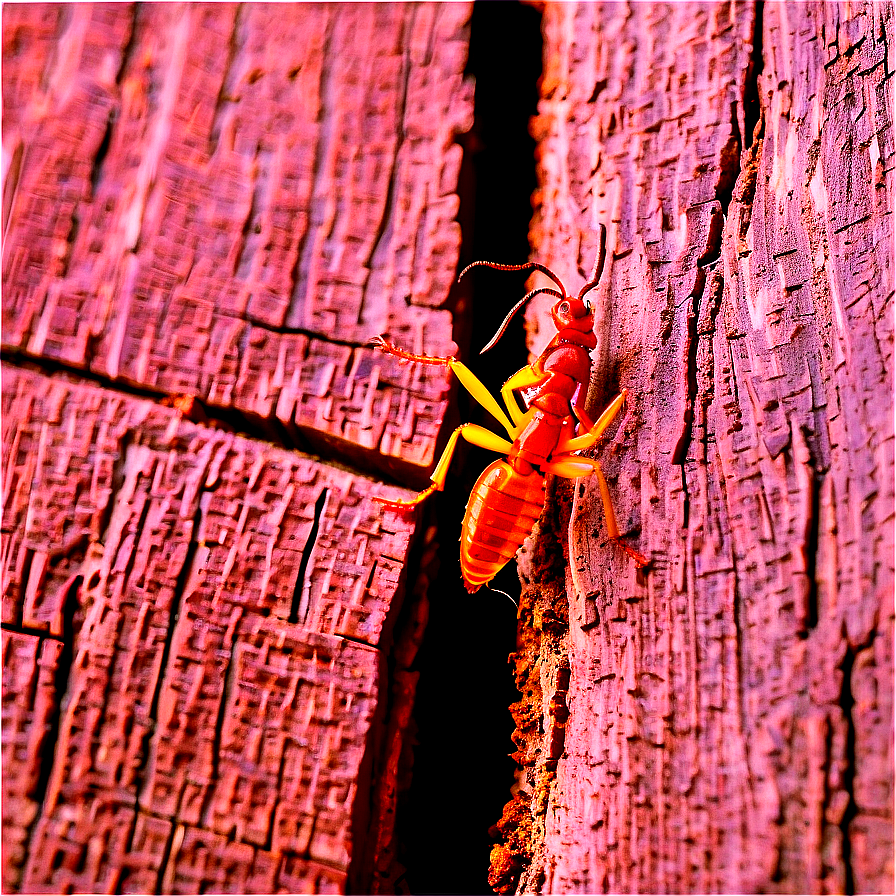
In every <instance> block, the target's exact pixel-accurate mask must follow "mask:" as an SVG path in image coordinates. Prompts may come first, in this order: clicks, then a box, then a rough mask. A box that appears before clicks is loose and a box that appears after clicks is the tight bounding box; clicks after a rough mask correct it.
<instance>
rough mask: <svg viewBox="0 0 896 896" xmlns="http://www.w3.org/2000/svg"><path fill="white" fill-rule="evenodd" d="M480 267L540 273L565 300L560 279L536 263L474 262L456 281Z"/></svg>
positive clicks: (564, 290)
mask: <svg viewBox="0 0 896 896" xmlns="http://www.w3.org/2000/svg"><path fill="white" fill-rule="evenodd" d="M480 265H484V266H485V267H487V268H494V269H495V270H496V271H541V273H542V274H544V275H545V276H546V277H550V278H551V280H553V281H554V283H556V284H557V286H559V287H560V292H562V293H563V298H564V299H565V298H566V287H564V285H563V283H561V281H560V278H559V277H558V276H557V275H556V274H555V273H554V272H553V271H552V270H551V269H550V268H547V267H545V266H544V265H543V264H539V263H538V262H537V261H527V262H526V263H525V264H498V262H496V261H474V262H473V263H472V264H468V265H467V266H466V267H465V268H464V269H463V270H462V271H461V272H460V273H459V274H458V275H457V279H458V281H460V278H461V277H463V275H464V274H466V273H467V271H469V270H470V268H476V267H479V266H480Z"/></svg>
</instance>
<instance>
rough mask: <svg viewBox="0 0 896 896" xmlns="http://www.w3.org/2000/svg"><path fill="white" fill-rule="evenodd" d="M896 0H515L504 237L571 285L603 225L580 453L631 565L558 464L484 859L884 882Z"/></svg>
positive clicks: (703, 875)
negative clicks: (626, 543) (541, 44)
mask: <svg viewBox="0 0 896 896" xmlns="http://www.w3.org/2000/svg"><path fill="white" fill-rule="evenodd" d="M760 9H761V10H762V15H761V17H760V18H758V19H757V11H758V10H760ZM893 25H894V23H893V10H892V6H891V5H887V4H875V3H860V4H836V3H818V4H801V3H774V4H764V8H760V7H754V6H752V5H747V4H736V5H729V4H616V3H604V4H599V3H595V4H590V3H580V4H579V3H574V4H554V3H549V4H546V6H545V9H544V34H545V77H544V81H543V86H542V91H543V93H542V100H541V104H540V107H539V108H540V114H539V117H538V118H537V120H536V122H535V124H534V130H535V132H536V133H537V136H538V139H539V164H540V182H541V188H540V192H539V195H538V203H539V204H538V208H537V211H536V218H535V221H534V223H533V227H532V241H533V245H534V252H533V258H535V259H537V260H538V261H541V262H543V263H545V264H547V265H549V266H550V267H552V268H553V269H554V270H556V271H557V272H558V273H559V274H560V275H561V277H562V278H563V279H564V281H565V283H566V284H567V287H568V288H569V289H570V291H573V290H577V289H578V286H579V285H580V284H581V283H582V282H584V280H585V278H586V276H587V272H588V271H589V270H590V268H591V265H592V263H593V259H594V253H595V247H596V240H597V224H598V223H599V222H603V223H605V224H606V226H607V227H608V231H609V236H608V250H609V253H610V256H609V261H608V268H607V272H606V274H605V277H604V281H603V284H602V286H601V288H600V290H599V291H598V297H599V300H600V305H601V308H602V309H603V315H602V318H601V319H599V320H598V322H597V326H596V329H597V332H598V339H599V345H598V350H597V352H596V358H597V361H598V373H597V376H596V378H595V381H594V382H593V384H592V387H593V388H592V399H593V403H594V405H595V409H597V406H599V405H601V404H605V403H606V402H607V401H608V400H609V399H610V398H611V397H612V396H613V395H614V394H616V393H617V392H618V390H619V388H621V387H627V388H628V390H629V392H628V394H629V399H630V400H629V402H628V412H627V414H626V416H625V418H624V420H623V421H622V422H621V424H620V425H619V426H618V427H617V428H616V431H615V432H614V433H611V436H610V439H609V440H608V442H607V443H606V444H605V445H604V446H603V447H602V448H601V449H600V450H599V451H598V452H597V455H596V456H598V457H600V459H601V460H602V463H603V465H604V469H605V471H606V473H607V477H608V479H609V482H610V488H611V491H612V492H613V494H614V497H615V502H616V510H617V515H618V516H619V520H620V525H621V528H622V529H623V532H624V533H628V537H629V538H630V539H631V541H632V543H633V544H634V545H635V546H637V547H638V549H639V550H641V551H643V552H644V553H646V554H647V556H649V557H650V558H651V561H652V564H651V567H650V568H649V570H648V572H647V574H646V575H637V574H636V572H635V570H634V569H633V567H632V565H631V563H630V562H629V561H628V560H627V558H626V557H625V555H624V554H622V552H620V551H617V550H614V549H613V548H612V546H609V545H608V544H607V543H606V534H605V533H606V529H605V525H604V522H603V519H602V513H601V510H600V501H599V497H598V490H597V484H596V482H594V481H581V482H580V483H579V484H577V485H576V486H575V488H574V489H571V488H568V487H565V486H564V485H563V484H558V485H556V486H555V490H554V497H555V500H556V501H557V502H558V505H559V507H560V509H558V510H557V511H555V512H553V515H552V513H548V514H546V515H545V517H544V518H543V519H542V523H541V535H540V537H539V539H537V540H536V541H535V542H534V544H532V545H530V547H529V554H528V556H527V557H525V558H523V559H524V563H523V566H522V568H523V571H524V576H525V580H526V581H527V583H528V587H527V589H526V592H525V593H524V597H523V601H522V607H521V611H522V613H521V615H522V617H523V619H524V620H525V621H527V622H528V623H529V624H530V625H531V626H532V627H534V629H535V630H536V631H537V632H539V635H540V637H539V639H538V640H533V639H531V638H527V639H525V640H524V641H523V642H522V643H521V648H520V652H519V655H518V658H517V667H518V680H519V681H520V682H521V684H522V685H523V686H524V688H523V689H524V699H523V701H522V703H521V705H520V706H518V707H516V709H515V716H516V718H517V724H518V732H517V738H516V739H517V742H518V744H519V745H520V749H519V751H518V754H517V755H518V757H519V758H520V760H521V761H522V763H523V769H522V771H521V773H520V781H521V791H520V794H519V795H518V796H517V798H516V800H515V801H514V803H513V804H512V805H509V806H508V809H507V810H505V815H504V819H502V822H501V823H500V824H499V825H498V828H499V829H500V830H501V832H502V833H503V835H504V842H503V844H501V845H499V847H498V848H497V849H496V850H495V852H494V854H493V876H492V880H493V883H494V884H495V885H496V886H497V887H498V889H499V890H502V891H504V892H507V891H509V890H511V889H514V888H516V887H517V886H518V887H519V889H520V891H522V892H543V893H560V892H583V893H588V892H647V893H658V892H757V891H759V892H803V893H808V892H869V893H885V892H892V887H893V883H894V880H893V699H892V695H893V691H892V680H893V617H894V610H893V588H894V574H893V553H894V551H893V547H894V546H893V505H894V489H893V441H894V440H893V261H892V244H893V220H892V209H893V160H894V152H893V101H892V83H893V81H892V77H893V57H892V54H890V55H888V53H887V47H888V46H889V47H892V42H893ZM754 89H755V93H752V91H753V90H754ZM753 97H755V99H756V100H758V106H757V105H756V103H755V102H754V99H753ZM754 121H758V124H759V127H758V128H757V129H756V131H755V135H754V133H753V128H752V124H753V122H754ZM748 131H749V132H748ZM599 316H600V315H599ZM529 328H530V337H531V343H530V348H531V350H532V351H533V352H537V351H538V350H539V349H540V347H541V346H542V345H543V343H544V342H545V341H546V340H547V338H549V336H550V335H551V332H550V321H549V318H547V317H546V316H545V315H544V310H543V309H541V310H535V311H532V312H531V314H530V318H529ZM564 501H566V506H567V510H566V511H565V514H566V515H564V513H563V512H562V506H563V504H564ZM569 505H571V507H570V506H569ZM561 548H562V551H563V554H562V555H561V553H560V552H561ZM560 564H563V566H565V567H566V569H565V570H564V569H563V566H561V565H560ZM564 592H565V593H564ZM567 596H568V628H567V627H566V625H565V622H566V619H565V616H566V607H565V606H564V605H565V604H566V603H567ZM564 664H567V666H568V668H567V667H565V665H564ZM565 668H566V671H565ZM533 670H534V671H533ZM533 677H534V679H533ZM533 716H534V720H533ZM521 809H523V810H525V811H521ZM520 831H523V832H524V833H525V836H524V837H523V838H522V839H521V838H520V837H519V832H520Z"/></svg>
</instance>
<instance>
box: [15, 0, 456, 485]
mask: <svg viewBox="0 0 896 896" xmlns="http://www.w3.org/2000/svg"><path fill="white" fill-rule="evenodd" d="M468 15H469V13H468V9H467V6H466V4H462V5H460V6H455V5H453V4H446V5H441V4H435V5H430V4H419V5H412V6H408V7H404V6H401V5H398V6H393V5H391V4H373V5H366V4H365V5H355V4H352V5H348V6H346V7H344V8H343V7H341V6H340V5H339V4H335V5H328V4H306V5H304V6H301V7H300V6H295V7H292V8H291V9H290V11H289V12H288V13H287V12H285V11H284V8H282V7H276V6H271V5H266V4H247V5H245V6H237V5H234V4H207V5H203V4H198V5H196V4H179V3H172V4H168V3H166V4H145V5H141V6H137V7H132V6H130V5H114V4H108V5H102V4H100V5H95V6H94V5H90V4H76V5H71V6H66V5H54V4H37V5H29V6H16V5H11V6H10V7H9V8H8V9H7V12H6V15H5V16H4V26H3V40H4V44H3V59H4V75H3V97H4V109H5V111H4V123H3V139H4V152H5V153H6V154H7V157H8V159H9V162H8V171H7V173H6V180H5V190H4V192H5V194H7V195H8V196H9V197H10V198H9V202H10V209H9V211H8V213H7V210H6V209H4V213H5V215H6V214H8V217H9V224H8V230H7V235H6V245H5V250H4V261H3V278H4V287H5V288H4V302H3V345H4V347H5V348H7V349H10V348H14V349H16V350H18V351H20V352H23V353H26V354H28V355H31V356H36V357H39V358H45V359H46V358H51V359H58V360H59V361H63V362H65V363H67V364H70V365H73V366H74V367H77V368H82V369H85V370H90V371H92V372H93V373H96V374H99V375H102V376H104V377H109V378H111V379H113V380H117V381H120V382H124V383H134V384H137V385H139V386H142V387H146V388H151V389H153V390H157V391H158V392H160V393H164V394H174V393H182V394H189V395H194V396H197V397H198V398H200V399H202V400H203V401H205V402H208V403H209V404H211V405H215V406H221V407H225V408H234V409H236V410H238V411H241V412H243V413H245V414H250V415H254V416H257V417H261V418H263V419H265V420H273V421H277V422H278V423H280V424H282V425H284V426H285V427H287V428H288V429H293V428H295V429H298V430H299V431H300V433H301V434H303V435H304V436H305V437H306V438H308V439H310V440H311V442H312V443H313V444H314V445H316V446H318V447H320V446H321V445H330V444H332V443H334V442H335V443H336V446H337V447H338V448H339V450H341V451H342V452H343V453H348V454H351V455H352V456H354V457H363V459H364V460H366V462H367V464H368V465H374V466H375V465H377V464H380V465H388V463H389V461H391V463H392V465H393V466H395V465H398V467H399V468H400V469H401V470H402V471H403V472H405V473H406V474H407V473H408V471H409V470H410V471H411V472H414V470H415V469H416V473H417V476H418V477H419V476H422V478H423V479H424V480H425V478H426V476H425V475H424V474H423V473H422V471H421V468H426V467H427V466H429V465H430V464H431V462H432V460H433V455H434V442H435V439H436V437H437V433H438V429H439V426H440V423H441V420H442V417H443V415H444V411H445V403H446V399H447V395H446V391H447V378H446V373H445V371H444V370H442V369H440V368H432V367H419V366H418V367H399V366H398V364H397V362H396V361H395V360H394V359H388V358H386V357H384V356H381V355H379V354H377V353H375V352H374V351H373V350H372V349H371V348H370V347H369V346H367V345H366V343H367V342H368V340H369V339H370V337H371V335H374V334H377V333H386V332H388V333H391V334H392V336H393V337H395V338H396V339H398V340H400V341H401V343H402V344H403V345H406V346H412V347H413V348H415V349H416V350H418V351H426V352H428V353H430V354H450V353H451V351H452V343H451V327H452V322H451V315H450V312H449V311H447V310H444V309H442V308H441V307H440V306H442V305H443V304H444V303H445V300H446V297H447V296H448V292H449V288H450V286H451V283H452V280H453V277H454V272H455V264H456V257H457V251H458V245H459V241H460V234H459V228H458V225H457V223H456V222H455V220H454V218H455V215H456V213H457V207H458V199H457V195H456V193H455V189H456V185H457V178H458V172H459V168H460V161H461V147H460V146H459V145H458V144H457V143H456V142H455V137H456V135H457V134H458V133H459V132H461V131H463V130H465V129H466V128H467V127H469V124H470V116H471V107H472V98H471V92H470V86H469V84H468V83H467V82H465V81H464V80H463V78H462V73H463V66H464V62H465V58H466V50H467V40H466V35H465V31H464V24H465V22H466V19H467V17H468Z"/></svg>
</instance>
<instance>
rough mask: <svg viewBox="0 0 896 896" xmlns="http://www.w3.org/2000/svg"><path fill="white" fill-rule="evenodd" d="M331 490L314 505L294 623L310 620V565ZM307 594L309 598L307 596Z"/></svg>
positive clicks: (291, 615) (293, 608) (294, 595)
mask: <svg viewBox="0 0 896 896" xmlns="http://www.w3.org/2000/svg"><path fill="white" fill-rule="evenodd" d="M329 495H330V490H329V489H327V488H325V489H323V490H322V491H321V493H320V494H319V495H318V496H317V501H316V502H315V503H314V520H313V521H312V523H311V531H310V532H309V533H308V538H307V539H306V540H305V546H304V547H303V548H302V561H301V563H299V572H298V574H297V576H296V584H295V588H294V589H293V593H292V606H291V607H290V610H289V621H290V622H292V623H301V624H303V625H304V623H305V620H306V619H307V618H308V609H309V607H310V604H311V583H310V582H309V581H307V579H308V564H309V563H310V562H311V555H312V554H313V553H314V548H315V546H316V544H317V533H318V532H319V531H320V521H321V517H322V516H323V515H324V511H325V509H326V506H327V498H328V497H329ZM306 592H307V596H306Z"/></svg>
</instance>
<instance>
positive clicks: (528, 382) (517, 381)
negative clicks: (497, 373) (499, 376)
mask: <svg viewBox="0 0 896 896" xmlns="http://www.w3.org/2000/svg"><path fill="white" fill-rule="evenodd" d="M544 378H545V375H544V374H540V373H538V371H536V370H533V369H532V368H531V367H523V368H522V369H521V370H518V371H517V372H516V373H515V374H514V375H513V376H512V377H511V378H510V379H509V380H507V382H506V383H504V385H503V386H501V397H502V398H503V399H504V404H506V405H507V410H508V411H510V416H511V417H512V418H513V422H514V424H515V425H517V426H519V424H520V421H521V420H522V419H523V417H524V416H525V412H524V411H521V410H520V406H519V404H518V403H517V400H516V396H515V395H514V394H513V393H514V392H515V391H516V390H517V389H526V388H528V387H529V386H534V385H535V384H536V383H540V382H541V381H542V380H543V379H544Z"/></svg>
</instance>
